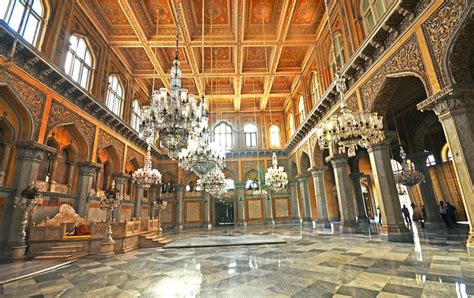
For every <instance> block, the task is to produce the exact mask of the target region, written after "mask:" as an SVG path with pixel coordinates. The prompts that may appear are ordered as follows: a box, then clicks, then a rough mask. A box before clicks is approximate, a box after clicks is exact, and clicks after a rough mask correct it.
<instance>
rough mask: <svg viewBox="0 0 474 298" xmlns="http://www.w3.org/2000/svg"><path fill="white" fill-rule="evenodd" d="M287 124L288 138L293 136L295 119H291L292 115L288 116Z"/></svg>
mask: <svg viewBox="0 0 474 298" xmlns="http://www.w3.org/2000/svg"><path fill="white" fill-rule="evenodd" d="M288 118H289V119H288V122H289V123H290V136H292V135H294V134H295V118H294V117H293V113H290V114H289V115H288Z"/></svg>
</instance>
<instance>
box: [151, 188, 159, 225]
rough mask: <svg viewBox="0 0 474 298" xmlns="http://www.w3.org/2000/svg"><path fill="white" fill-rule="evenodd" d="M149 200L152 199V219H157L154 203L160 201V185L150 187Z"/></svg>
mask: <svg viewBox="0 0 474 298" xmlns="http://www.w3.org/2000/svg"><path fill="white" fill-rule="evenodd" d="M149 194H150V195H149V198H150V208H151V215H150V216H151V218H155V217H157V216H158V215H157V214H158V212H157V210H156V208H154V206H155V204H154V202H155V201H156V200H157V199H158V185H156V184H154V185H152V186H151V187H150V190H149Z"/></svg>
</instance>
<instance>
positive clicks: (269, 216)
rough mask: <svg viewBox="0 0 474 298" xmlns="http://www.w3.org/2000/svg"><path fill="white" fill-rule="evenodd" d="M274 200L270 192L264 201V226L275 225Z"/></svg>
mask: <svg viewBox="0 0 474 298" xmlns="http://www.w3.org/2000/svg"><path fill="white" fill-rule="evenodd" d="M272 202H273V198H272V193H271V191H269V193H268V195H267V196H265V197H264V199H263V206H264V207H263V208H264V212H263V214H264V221H263V222H264V224H266V225H274V224H275V220H274V219H273V208H272V207H273V206H272Z"/></svg>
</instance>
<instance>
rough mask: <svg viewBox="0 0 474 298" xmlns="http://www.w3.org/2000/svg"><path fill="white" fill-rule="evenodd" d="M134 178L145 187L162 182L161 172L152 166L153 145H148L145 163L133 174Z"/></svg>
mask: <svg viewBox="0 0 474 298" xmlns="http://www.w3.org/2000/svg"><path fill="white" fill-rule="evenodd" d="M132 179H133V181H134V182H136V183H138V184H140V185H142V186H143V188H145V189H149V188H150V187H151V186H152V185H153V184H158V183H160V182H161V173H160V172H159V171H158V170H156V169H153V168H152V163H151V146H150V145H148V149H147V151H146V158H145V164H144V166H143V168H140V169H138V170H136V171H135V172H134V173H133V174H132Z"/></svg>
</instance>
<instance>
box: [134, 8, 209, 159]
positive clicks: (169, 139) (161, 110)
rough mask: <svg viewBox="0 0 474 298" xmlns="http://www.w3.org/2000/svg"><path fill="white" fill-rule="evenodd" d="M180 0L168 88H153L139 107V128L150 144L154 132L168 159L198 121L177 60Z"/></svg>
mask: <svg viewBox="0 0 474 298" xmlns="http://www.w3.org/2000/svg"><path fill="white" fill-rule="evenodd" d="M180 10H181V0H180V1H179V2H178V6H177V9H176V15H177V16H178V19H177V22H176V56H175V59H174V61H173V66H172V68H171V74H170V76H171V82H170V83H171V91H170V93H169V95H168V91H167V90H166V88H161V89H160V90H155V91H153V94H152V98H151V102H150V106H145V107H143V109H142V117H143V118H142V124H141V125H140V131H141V133H142V134H143V136H144V138H145V140H146V141H147V142H148V143H149V144H150V143H152V142H154V140H156V138H157V136H159V138H160V142H161V144H162V146H163V147H165V148H167V149H168V155H169V157H170V158H171V159H176V158H178V155H179V152H180V151H181V150H182V149H184V148H186V147H187V145H188V139H189V138H190V137H192V136H193V135H194V134H195V133H196V130H197V128H198V127H199V125H198V124H199V123H200V121H201V117H202V114H201V111H202V107H201V106H200V105H198V103H197V100H196V98H195V97H194V95H191V94H189V95H188V90H186V89H183V88H181V87H182V79H181V78H182V72H181V67H180V63H179V46H178V44H179V26H180V15H181V13H180Z"/></svg>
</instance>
